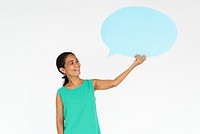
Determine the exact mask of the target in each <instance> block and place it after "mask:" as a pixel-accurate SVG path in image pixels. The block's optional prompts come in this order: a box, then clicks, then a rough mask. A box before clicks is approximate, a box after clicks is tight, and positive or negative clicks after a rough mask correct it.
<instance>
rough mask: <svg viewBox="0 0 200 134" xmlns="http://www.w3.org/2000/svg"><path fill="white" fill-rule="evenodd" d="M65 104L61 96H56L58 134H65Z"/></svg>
mask: <svg viewBox="0 0 200 134" xmlns="http://www.w3.org/2000/svg"><path fill="white" fill-rule="evenodd" d="M63 124H64V120H63V104H62V100H61V98H60V96H59V95H58V94H57V95H56V126H57V132H58V134H64V132H63V128H64V127H63Z"/></svg>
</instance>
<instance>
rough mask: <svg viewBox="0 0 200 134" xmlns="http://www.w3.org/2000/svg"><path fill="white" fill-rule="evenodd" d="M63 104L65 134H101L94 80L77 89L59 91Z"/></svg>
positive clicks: (64, 88) (61, 89)
mask: <svg viewBox="0 0 200 134" xmlns="http://www.w3.org/2000/svg"><path fill="white" fill-rule="evenodd" d="M58 95H59V96H60V97H61V100H62V103H63V116H64V134H100V133H101V132H100V127H99V123H98V118H97V112H96V102H95V96H94V87H93V84H92V80H84V82H83V83H82V84H81V85H80V86H79V87H77V88H74V89H67V88H66V87H64V86H63V87H61V88H60V89H58Z"/></svg>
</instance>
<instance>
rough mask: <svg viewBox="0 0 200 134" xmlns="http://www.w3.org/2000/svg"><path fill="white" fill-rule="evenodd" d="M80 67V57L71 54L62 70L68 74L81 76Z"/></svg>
mask: <svg viewBox="0 0 200 134" xmlns="http://www.w3.org/2000/svg"><path fill="white" fill-rule="evenodd" d="M80 67H81V64H80V63H79V61H78V59H77V58H76V56H75V55H73V54H69V55H68V56H67V57H66V59H65V65H64V68H62V72H63V73H64V74H65V75H67V76H79V75H80Z"/></svg>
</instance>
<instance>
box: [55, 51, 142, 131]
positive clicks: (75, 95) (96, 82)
mask: <svg viewBox="0 0 200 134" xmlns="http://www.w3.org/2000/svg"><path fill="white" fill-rule="evenodd" d="M145 60H146V56H145V55H144V56H140V55H136V56H135V60H134V62H133V63H132V65H131V66H130V67H129V68H128V69H127V70H125V71H124V72H123V73H122V74H120V75H119V76H118V77H117V78H115V79H113V80H100V79H92V80H83V79H81V78H80V77H79V75H80V67H81V64H80V63H79V61H78V59H77V58H76V56H75V55H74V54H73V53H72V52H64V53H62V54H60V55H59V56H58V58H57V60H56V65H57V68H58V71H59V72H60V73H62V74H63V75H64V76H63V78H64V79H65V81H64V84H63V86H62V87H61V88H60V89H58V92H57V96H56V124H57V131H58V134H100V133H101V132H100V127H99V123H98V118H97V113H96V103H95V96H94V91H95V90H104V89H110V88H112V87H116V86H117V85H119V84H120V83H121V82H122V81H123V80H124V79H125V78H126V76H127V75H128V74H129V73H130V72H131V70H132V69H133V68H135V67H136V66H137V65H139V64H141V63H143V62H144V61H145Z"/></svg>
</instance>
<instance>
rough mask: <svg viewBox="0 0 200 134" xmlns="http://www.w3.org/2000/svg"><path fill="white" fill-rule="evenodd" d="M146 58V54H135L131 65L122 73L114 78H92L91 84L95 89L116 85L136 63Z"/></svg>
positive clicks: (138, 63) (140, 62)
mask: <svg viewBox="0 0 200 134" xmlns="http://www.w3.org/2000/svg"><path fill="white" fill-rule="evenodd" d="M145 60H146V56H145V55H144V56H141V55H136V56H135V60H134V62H133V63H132V64H131V66H130V67H129V68H128V69H127V70H125V71H124V72H123V73H121V74H120V75H119V76H118V77H116V78H115V79H114V80H99V79H93V80H92V82H93V85H94V89H95V90H105V89H110V88H112V87H116V86H118V85H119V84H120V83H121V82H122V81H123V80H124V79H125V78H126V76H127V75H128V74H129V73H130V72H131V71H132V70H133V69H134V68H135V67H136V66H138V65H140V64H142V63H143V62H144V61H145Z"/></svg>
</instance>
